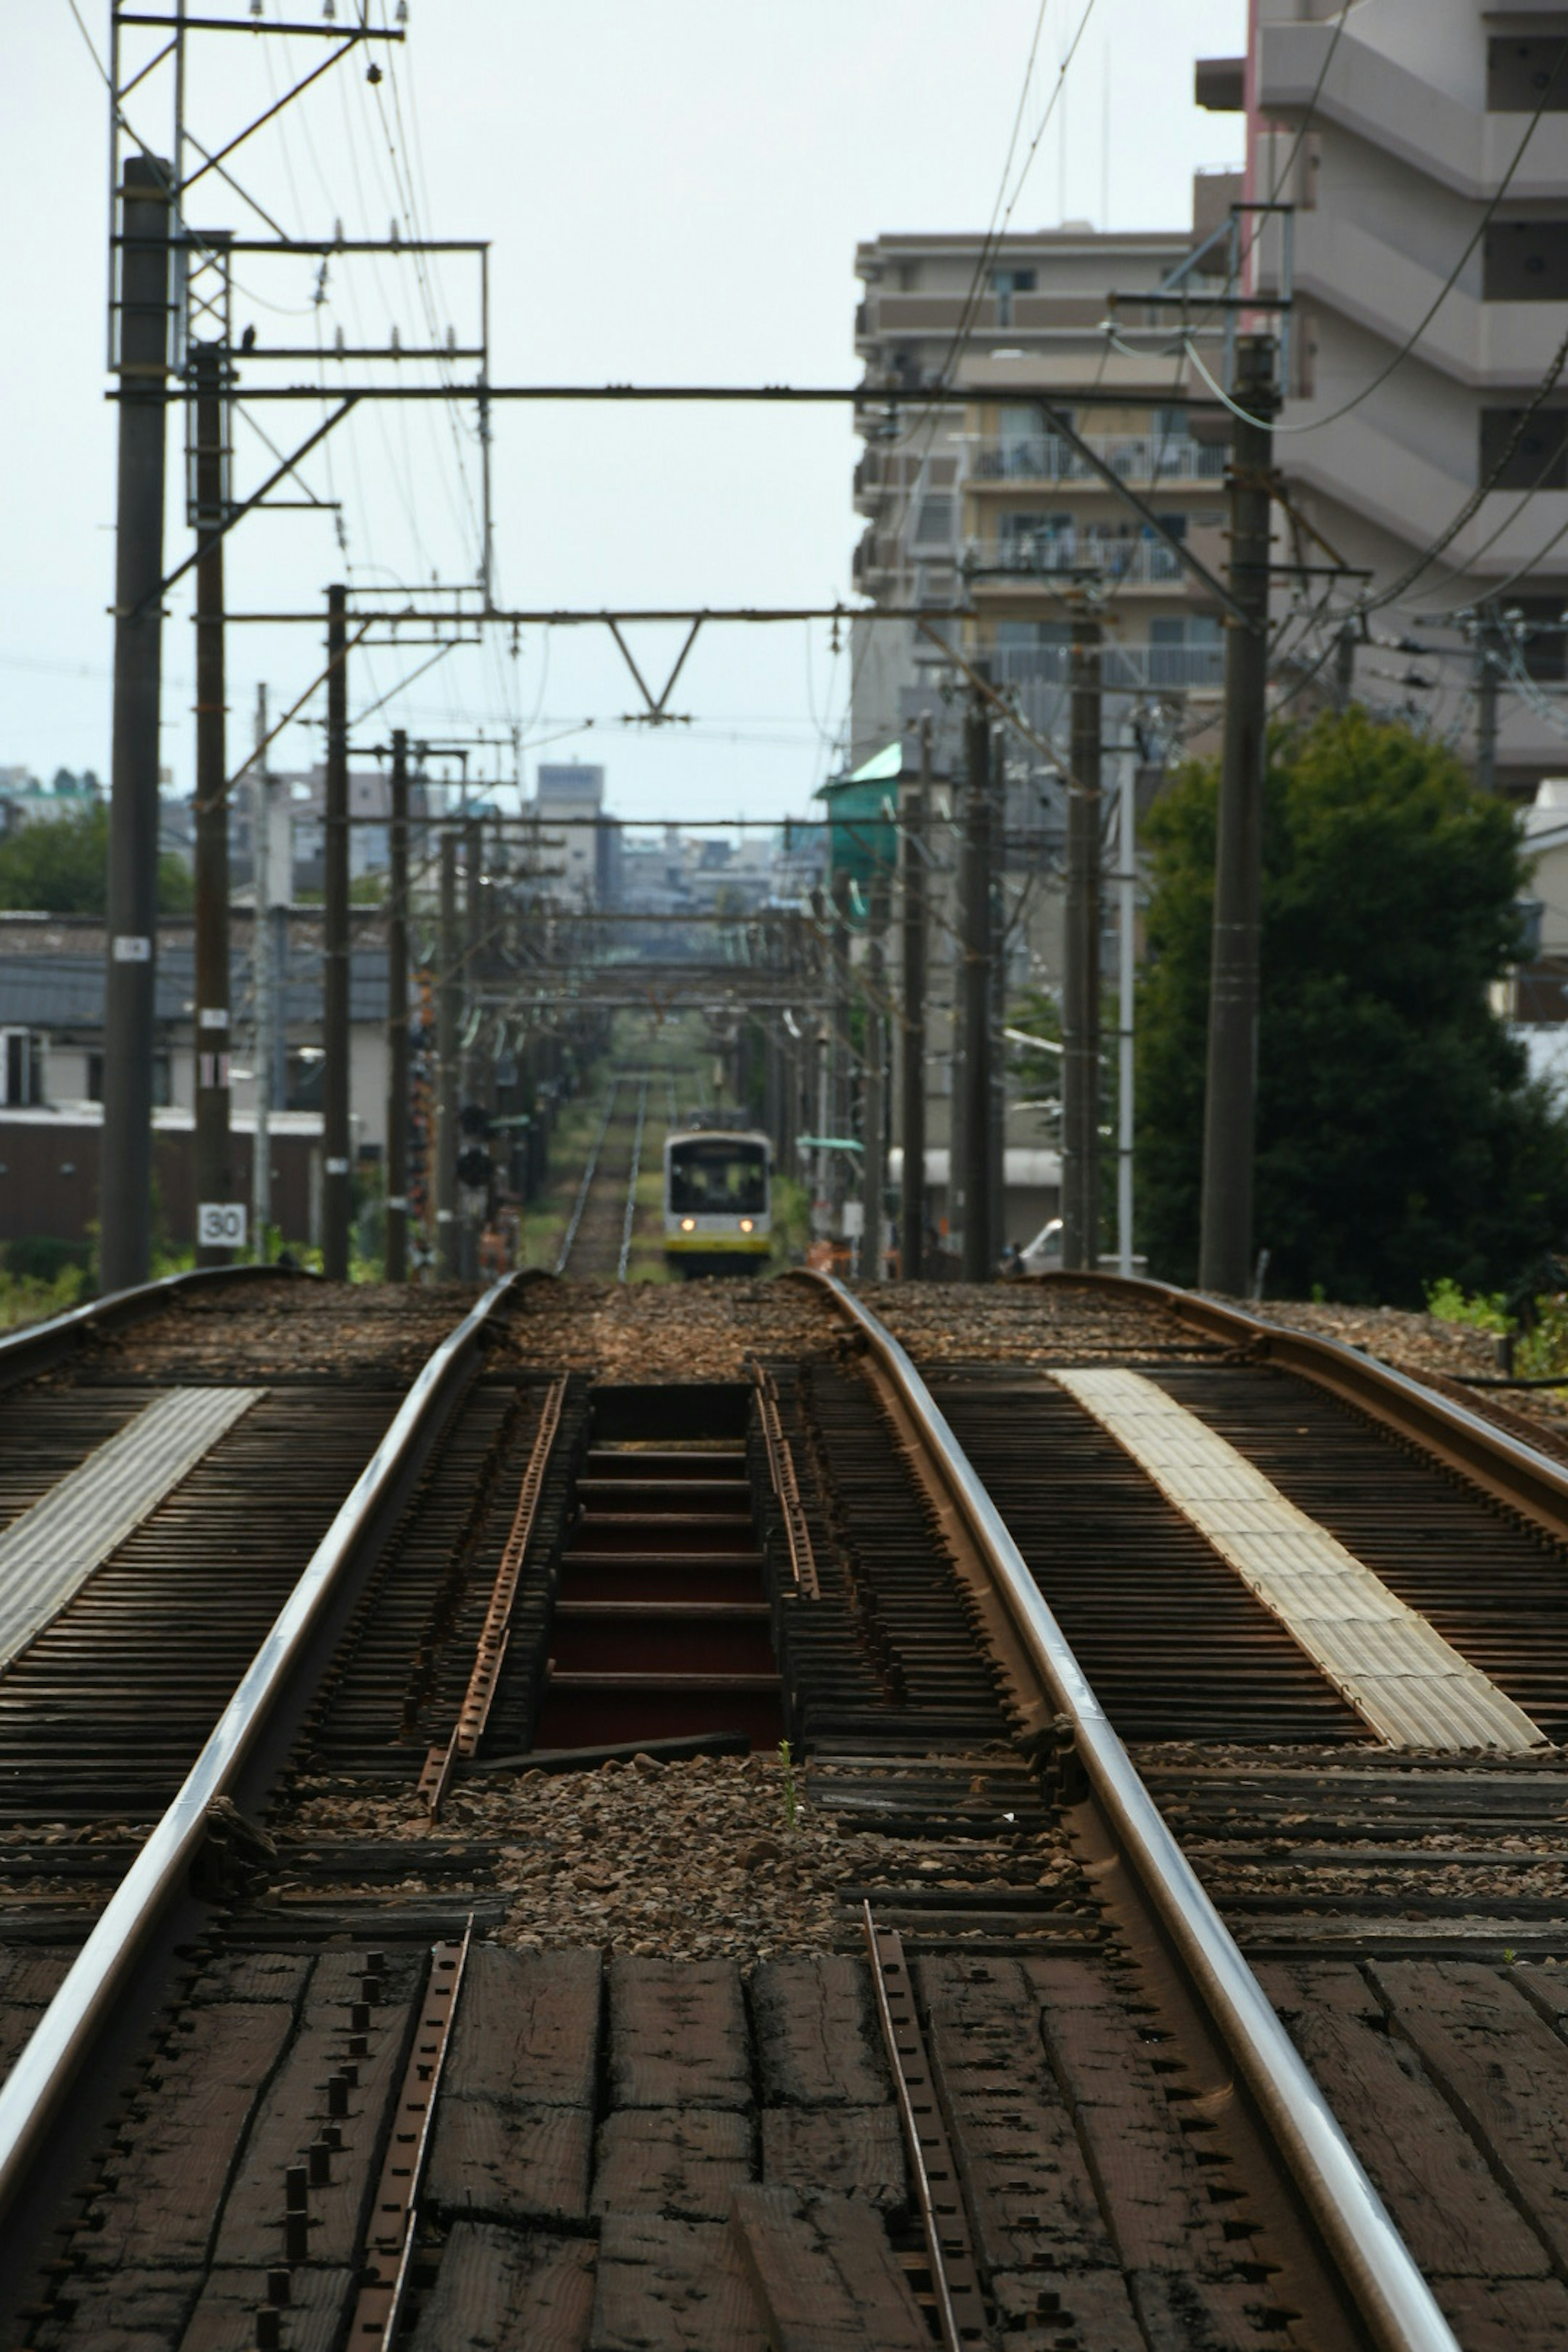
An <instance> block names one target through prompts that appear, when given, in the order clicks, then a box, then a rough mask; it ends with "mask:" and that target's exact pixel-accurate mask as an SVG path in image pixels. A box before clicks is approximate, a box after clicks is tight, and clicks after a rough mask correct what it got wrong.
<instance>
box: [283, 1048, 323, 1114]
mask: <svg viewBox="0 0 1568 2352" xmlns="http://www.w3.org/2000/svg"><path fill="white" fill-rule="evenodd" d="M326 1060H327V1057H326V1055H325V1054H323V1052H322V1051H321V1047H320V1046H319V1045H291V1046H290V1047H289V1077H288V1088H287V1092H286V1094H285V1096H284V1102H283V1108H284V1109H285V1110H320V1109H321V1107H322V1104H323V1103H324V1101H325V1099H326V1097H325V1094H324V1092H323V1081H324V1076H325V1071H326Z"/></svg>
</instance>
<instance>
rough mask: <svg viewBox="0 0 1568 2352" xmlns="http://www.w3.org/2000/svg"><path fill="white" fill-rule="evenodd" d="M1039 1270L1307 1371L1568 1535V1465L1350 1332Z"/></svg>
mask: <svg viewBox="0 0 1568 2352" xmlns="http://www.w3.org/2000/svg"><path fill="white" fill-rule="evenodd" d="M1030 1279H1032V1280H1034V1281H1037V1282H1040V1283H1050V1284H1054V1283H1075V1284H1079V1285H1080V1286H1084V1287H1086V1288H1091V1289H1096V1290H1105V1291H1109V1292H1110V1293H1111V1294H1112V1295H1113V1296H1114V1297H1126V1298H1138V1299H1144V1300H1147V1301H1148V1303H1149V1304H1150V1305H1151V1306H1155V1307H1164V1308H1165V1309H1166V1310H1167V1311H1168V1312H1169V1313H1170V1314H1173V1315H1174V1316H1175V1317H1177V1318H1178V1319H1179V1320H1180V1321H1182V1322H1184V1323H1186V1324H1189V1325H1190V1326H1191V1327H1192V1328H1194V1330H1198V1331H1203V1332H1205V1333H1207V1334H1208V1335H1209V1336H1210V1337H1212V1338H1215V1339H1228V1340H1230V1341H1231V1342H1232V1343H1233V1344H1234V1345H1236V1346H1237V1347H1243V1348H1245V1349H1247V1354H1248V1356H1249V1357H1250V1359H1251V1360H1253V1361H1254V1362H1255V1363H1268V1364H1274V1365H1277V1366H1278V1367H1279V1370H1281V1371H1288V1372H1296V1373H1299V1374H1300V1376H1301V1378H1302V1379H1303V1380H1309V1381H1312V1382H1314V1383H1315V1385H1316V1386H1318V1387H1319V1388H1323V1389H1327V1390H1329V1391H1331V1393H1332V1394H1333V1395H1335V1396H1337V1397H1340V1398H1341V1399H1342V1400H1343V1402H1346V1403H1347V1404H1352V1405H1355V1406H1358V1407H1359V1408H1360V1409H1361V1411H1363V1412H1367V1413H1370V1414H1372V1415H1373V1418H1374V1419H1376V1420H1378V1421H1381V1422H1382V1423H1384V1426H1385V1427H1387V1428H1390V1429H1394V1430H1396V1431H1397V1432H1398V1433H1399V1434H1400V1435H1401V1436H1402V1437H1406V1438H1409V1439H1412V1440H1413V1441H1414V1442H1415V1444H1417V1445H1419V1446H1421V1447H1422V1448H1424V1450H1425V1451H1426V1452H1427V1453H1429V1454H1436V1455H1437V1457H1438V1458H1439V1459H1440V1460H1441V1461H1443V1462H1446V1463H1447V1465H1449V1466H1450V1467H1451V1468H1453V1469H1456V1470H1458V1471H1460V1472H1461V1473H1462V1474H1463V1475H1465V1476H1466V1477H1468V1478H1470V1479H1472V1480H1473V1481H1474V1482H1475V1483H1476V1485H1478V1486H1482V1487H1484V1488H1485V1489H1486V1491H1487V1493H1489V1495H1491V1496H1494V1497H1495V1498H1496V1499H1497V1500H1498V1501H1499V1502H1501V1503H1504V1504H1506V1505H1507V1506H1508V1507H1509V1508H1510V1510H1515V1511H1520V1512H1521V1513H1522V1514H1523V1515H1524V1517H1526V1518H1529V1519H1531V1520H1533V1521H1534V1523H1535V1524H1536V1526H1538V1527H1541V1528H1545V1529H1546V1531H1547V1532H1548V1533H1549V1534H1551V1535H1552V1536H1554V1537H1556V1538H1558V1539H1559V1540H1560V1541H1561V1540H1562V1539H1563V1538H1568V1465H1564V1464H1563V1463H1562V1462H1558V1461H1554V1460H1553V1459H1552V1456H1551V1455H1550V1454H1542V1453H1541V1452H1539V1451H1538V1450H1537V1449H1536V1447H1534V1446H1533V1445H1531V1444H1529V1442H1528V1441H1527V1440H1526V1439H1524V1438H1521V1437H1516V1436H1514V1434H1513V1433H1512V1432H1511V1431H1510V1430H1506V1429H1500V1428H1499V1427H1498V1426H1497V1424H1496V1423H1495V1422H1490V1421H1488V1420H1486V1419H1485V1418H1484V1416H1483V1415H1481V1414H1480V1413H1478V1412H1471V1411H1470V1409H1469V1407H1468V1405H1464V1404H1460V1403H1459V1402H1457V1400H1455V1399H1454V1398H1451V1397H1446V1396H1443V1395H1441V1394H1440V1393H1439V1392H1438V1391H1436V1389H1430V1388H1427V1387H1426V1385H1425V1383H1424V1382H1423V1381H1419V1380H1416V1379H1415V1378H1414V1377H1413V1376H1412V1375H1411V1374H1410V1373H1409V1372H1402V1371H1399V1370H1396V1369H1395V1368H1394V1365H1392V1364H1385V1363H1383V1362H1380V1361H1379V1360H1378V1359H1377V1358H1376V1357H1375V1356H1368V1355H1364V1354H1363V1352H1362V1350H1361V1349H1359V1348H1352V1346H1351V1345H1350V1344H1349V1343H1348V1342H1347V1341H1346V1340H1343V1339H1330V1338H1329V1337H1328V1336H1327V1335H1326V1334H1325V1333H1322V1332H1318V1331H1303V1330H1300V1329H1299V1328H1297V1327H1295V1326H1294V1325H1292V1324H1288V1323H1266V1322H1265V1321H1264V1320H1263V1318H1261V1317H1260V1316H1258V1315H1249V1314H1248V1313H1247V1310H1246V1308H1245V1307H1239V1306H1237V1305H1234V1304H1232V1303H1231V1302H1230V1301H1229V1300H1221V1299H1217V1298H1211V1297H1209V1296H1208V1295H1207V1294H1206V1293H1205V1292H1204V1291H1199V1290H1183V1289H1181V1288H1180V1287H1179V1286H1177V1285H1176V1284H1174V1283H1169V1282H1153V1281H1151V1280H1150V1279H1149V1278H1148V1277H1147V1276H1142V1275H1121V1274H1102V1273H1100V1272H1099V1271H1098V1269H1097V1270H1095V1271H1093V1272H1089V1271H1087V1270H1086V1271H1085V1272H1083V1273H1079V1274H1047V1275H1037V1276H1032V1277H1030Z"/></svg>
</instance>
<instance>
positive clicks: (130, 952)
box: [114, 931, 153, 963]
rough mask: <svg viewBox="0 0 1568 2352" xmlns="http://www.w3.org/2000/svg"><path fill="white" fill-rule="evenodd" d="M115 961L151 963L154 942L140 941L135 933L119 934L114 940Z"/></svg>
mask: <svg viewBox="0 0 1568 2352" xmlns="http://www.w3.org/2000/svg"><path fill="white" fill-rule="evenodd" d="M114 961H115V962H116V963H151V962H152V961H153V942H152V940H149V939H138V937H137V936H136V934H135V933H134V932H133V931H119V932H117V933H116V934H115V940H114Z"/></svg>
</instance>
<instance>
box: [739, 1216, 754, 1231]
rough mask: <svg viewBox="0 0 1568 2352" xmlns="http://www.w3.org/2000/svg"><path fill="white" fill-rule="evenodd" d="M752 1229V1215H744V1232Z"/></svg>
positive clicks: (742, 1227) (742, 1228)
mask: <svg viewBox="0 0 1568 2352" xmlns="http://www.w3.org/2000/svg"><path fill="white" fill-rule="evenodd" d="M751 1230H752V1221H751V1219H750V1217H742V1220H741V1231H742V1233H743V1234H749V1233H750V1232H751Z"/></svg>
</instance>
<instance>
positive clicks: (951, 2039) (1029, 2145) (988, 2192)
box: [920, 1958, 1117, 2275]
mask: <svg viewBox="0 0 1568 2352" xmlns="http://www.w3.org/2000/svg"><path fill="white" fill-rule="evenodd" d="M920 1984H921V1992H922V1994H923V1996H924V1999H925V2001H926V2004H927V2007H928V2011H929V2046H930V2050H931V2072H932V2075H933V2078H934V2080H935V2083H936V2086H937V2091H938V2095H939V2096H940V2097H941V2099H942V2111H943V2113H944V2114H945V2116H946V2117H947V2122H948V2128H949V2131H950V2132H951V2134H952V2142H953V2151H954V2157H955V2159H956V2161H957V2164H958V2168H959V2170H960V2173H961V2175H962V2176H963V2186H964V2190H965V2194H966V2197H967V2199H968V2203H969V2210H970V2215H971V2218H972V2220H973V2225H974V2233H975V2252H976V2256H977V2258H978V2260H979V2262H980V2264H981V2267H982V2269H983V2270H984V2272H985V2273H987V2274H988V2275H989V2274H990V2273H994V2272H997V2271H1019V2270H1029V2269H1036V2268H1040V2269H1047V2270H1066V2271H1075V2270H1089V2271H1102V2270H1114V2269H1116V2268H1117V2257H1116V2252H1115V2249H1114V2248H1113V2246H1112V2244H1111V2242H1110V2236H1109V2234H1108V2232H1107V2230H1106V2227H1105V2222H1104V2220H1103V2218H1102V2216H1101V2214H1100V2200H1099V2199H1098V2198H1097V2197H1096V2195H1095V2191H1094V2184H1093V2182H1092V2181H1091V2180H1090V2179H1089V2168H1088V2166H1087V2165H1086V2163H1085V2162H1084V2157H1083V2151H1082V2149H1081V2147H1079V2140H1078V2134H1077V2132H1076V2131H1075V2130H1074V2128H1073V2122H1072V2117H1071V2116H1070V2115H1069V2113H1068V2106H1067V2102H1066V2100H1065V2099H1064V2098H1063V2096H1062V2094H1061V2092H1060V2090H1059V2089H1058V2085H1057V2083H1056V2080H1055V2077H1054V2076H1053V2075H1052V2074H1051V2071H1050V2068H1049V2065H1048V2064H1047V2059H1046V2053H1045V2049H1044V2046H1043V2044H1042V2042H1041V2040H1040V2033H1039V2025H1038V2012H1037V2006H1036V2001H1035V1997H1034V1993H1033V1990H1032V1989H1031V1988H1030V1987H1029V1986H1028V1984H1027V1983H1026V1980H1025V1978H1024V1973H1023V1970H1022V1969H1020V1968H1019V1966H1018V1964H1017V1963H1016V1961H1014V1960H1003V1959H987V1960H970V1959H957V1958H952V1959H949V1958H928V1959H925V1960H922V1961H921V1964H920Z"/></svg>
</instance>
